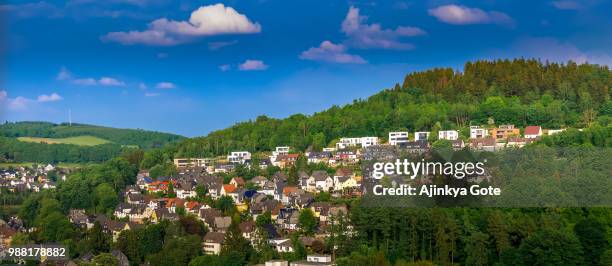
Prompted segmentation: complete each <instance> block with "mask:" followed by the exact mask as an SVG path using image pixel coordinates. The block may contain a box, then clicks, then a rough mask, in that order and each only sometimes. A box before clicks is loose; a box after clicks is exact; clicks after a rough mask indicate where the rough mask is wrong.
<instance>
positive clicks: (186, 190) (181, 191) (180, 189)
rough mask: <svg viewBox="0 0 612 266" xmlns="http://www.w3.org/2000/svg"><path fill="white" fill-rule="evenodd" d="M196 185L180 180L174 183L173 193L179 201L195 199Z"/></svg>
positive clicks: (190, 181)
mask: <svg viewBox="0 0 612 266" xmlns="http://www.w3.org/2000/svg"><path fill="white" fill-rule="evenodd" d="M195 187H196V183H195V182H194V181H193V180H180V181H178V182H176V186H175V188H174V193H176V197H177V198H179V199H186V198H195V197H196V196H198V193H197V192H196V191H195Z"/></svg>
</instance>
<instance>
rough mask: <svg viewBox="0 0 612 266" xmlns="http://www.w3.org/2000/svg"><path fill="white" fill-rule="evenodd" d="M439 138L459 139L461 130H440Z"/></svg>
mask: <svg viewBox="0 0 612 266" xmlns="http://www.w3.org/2000/svg"><path fill="white" fill-rule="evenodd" d="M438 139H446V140H457V139H459V131H457V130H440V131H438Z"/></svg>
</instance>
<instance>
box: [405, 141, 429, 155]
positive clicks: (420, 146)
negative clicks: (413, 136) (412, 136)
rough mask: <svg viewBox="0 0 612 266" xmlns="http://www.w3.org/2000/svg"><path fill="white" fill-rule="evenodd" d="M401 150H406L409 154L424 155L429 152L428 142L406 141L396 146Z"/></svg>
mask: <svg viewBox="0 0 612 266" xmlns="http://www.w3.org/2000/svg"><path fill="white" fill-rule="evenodd" d="M398 146H399V147H400V148H401V149H406V150H407V151H408V152H410V153H419V154H421V153H425V152H427V151H429V142H427V141H426V140H419V141H408V142H405V143H400V144H399V145H398Z"/></svg>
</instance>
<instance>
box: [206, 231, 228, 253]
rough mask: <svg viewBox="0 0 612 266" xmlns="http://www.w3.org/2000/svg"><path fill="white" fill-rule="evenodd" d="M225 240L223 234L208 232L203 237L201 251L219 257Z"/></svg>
mask: <svg viewBox="0 0 612 266" xmlns="http://www.w3.org/2000/svg"><path fill="white" fill-rule="evenodd" d="M224 239H225V233H219V232H208V233H206V235H205V236H204V241H203V243H202V250H203V251H204V253H205V254H208V255H219V253H221V246H222V245H223V241H224Z"/></svg>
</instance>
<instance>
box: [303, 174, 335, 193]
mask: <svg viewBox="0 0 612 266" xmlns="http://www.w3.org/2000/svg"><path fill="white" fill-rule="evenodd" d="M333 187H334V179H332V178H331V177H330V176H329V175H328V174H327V172H326V171H323V170H317V171H313V172H312V174H311V175H310V178H309V179H308V186H307V188H308V189H307V191H311V192H315V191H316V192H322V191H330V190H331V189H332V188H333Z"/></svg>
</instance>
